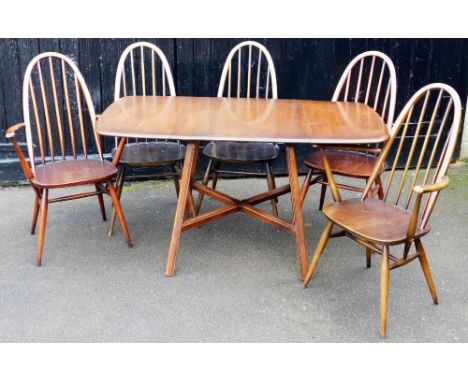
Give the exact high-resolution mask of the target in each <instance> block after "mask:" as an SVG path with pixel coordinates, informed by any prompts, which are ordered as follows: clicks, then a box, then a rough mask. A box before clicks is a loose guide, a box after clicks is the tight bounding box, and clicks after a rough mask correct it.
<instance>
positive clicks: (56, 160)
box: [6, 52, 132, 266]
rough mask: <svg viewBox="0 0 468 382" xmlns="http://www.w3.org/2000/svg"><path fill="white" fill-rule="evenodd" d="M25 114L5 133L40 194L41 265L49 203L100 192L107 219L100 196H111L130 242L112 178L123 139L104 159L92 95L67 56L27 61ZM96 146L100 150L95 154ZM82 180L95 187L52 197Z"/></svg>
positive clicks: (37, 206) (43, 56) (46, 55)
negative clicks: (21, 143)
mask: <svg viewBox="0 0 468 382" xmlns="http://www.w3.org/2000/svg"><path fill="white" fill-rule="evenodd" d="M23 115H24V122H22V123H19V124H17V125H14V126H12V127H10V128H9V129H8V130H7V133H6V136H7V138H9V139H11V141H12V143H13V147H14V148H15V151H16V153H17V155H18V157H19V160H20V164H21V167H22V169H23V171H24V173H25V175H26V178H27V179H28V181H29V183H30V184H31V186H32V189H33V190H34V192H35V195H36V198H35V201H34V212H33V219H32V225H31V234H34V233H35V230H36V223H37V219H38V216H39V215H40V220H39V236H38V246H37V264H38V265H39V266H40V265H41V263H42V250H43V247H44V237H45V229H46V220H47V211H48V205H49V203H55V202H62V201H67V200H74V199H78V198H84V197H88V196H97V198H98V202H99V207H100V210H101V214H102V218H103V220H106V213H105V207H104V201H103V196H102V195H103V194H107V195H109V196H110V198H111V200H112V203H113V205H114V206H115V209H116V211H117V216H118V218H119V221H120V224H121V227H122V232H123V234H124V236H125V239H126V241H127V243H128V245H129V246H131V245H132V242H131V239H130V235H129V232H128V229H127V224H126V222H125V218H124V215H123V212H122V208H121V206H120V202H119V199H118V197H117V192H116V190H115V189H114V186H113V184H112V181H111V179H112V177H114V176H115V175H116V174H117V167H116V166H115V163H117V162H118V157H119V155H120V153H121V151H122V148H123V144H122V145H121V146H120V150H119V153H118V155H116V157H115V158H114V162H113V163H110V162H108V161H105V160H103V155H102V147H101V141H100V137H99V136H98V134H97V133H96V131H95V130H94V125H95V122H96V114H95V111H94V106H93V103H92V101H91V96H90V93H89V90H88V88H87V86H86V83H85V81H84V79H83V76H82V75H81V73H80V71H79V70H78V68H77V66H76V65H75V64H74V63H73V62H72V61H71V60H70V59H69V58H67V57H66V56H64V55H62V54H59V53H54V52H47V53H42V54H39V55H38V56H36V57H35V58H34V59H33V60H32V61H31V62H30V63H29V65H28V67H27V68H26V73H25V75H24V81H23ZM21 130H24V132H25V139H26V146H27V151H28V155H29V164H28V162H27V161H26V159H25V156H24V154H23V152H22V151H21V149H20V146H19V144H18V143H17V135H18V134H19V133H20V131H21ZM19 137H20V136H19ZM19 139H24V138H23V137H22V136H21V137H20V138H19ZM92 151H95V152H97V154H94V155H91V152H92ZM36 161H38V162H39V163H36ZM82 185H91V186H93V191H90V192H80V193H75V194H70V195H66V196H60V197H56V198H49V191H50V190H55V189H58V188H71V187H75V186H82Z"/></svg>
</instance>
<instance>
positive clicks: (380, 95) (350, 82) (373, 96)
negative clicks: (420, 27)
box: [301, 51, 397, 210]
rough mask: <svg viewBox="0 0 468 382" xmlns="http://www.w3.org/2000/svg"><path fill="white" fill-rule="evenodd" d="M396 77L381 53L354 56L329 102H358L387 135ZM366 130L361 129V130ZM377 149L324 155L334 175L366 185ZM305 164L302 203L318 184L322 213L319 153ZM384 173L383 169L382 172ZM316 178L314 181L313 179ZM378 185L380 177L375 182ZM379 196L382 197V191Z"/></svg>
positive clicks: (323, 176)
mask: <svg viewBox="0 0 468 382" xmlns="http://www.w3.org/2000/svg"><path fill="white" fill-rule="evenodd" d="M396 90H397V85H396V74H395V67H394V65H393V62H392V60H391V59H390V58H389V57H388V56H387V55H385V54H384V53H381V52H377V51H368V52H364V53H361V54H359V55H358V56H356V57H355V58H354V59H353V60H352V61H351V62H350V63H349V64H348V66H347V67H346V69H345V71H344V72H343V74H342V76H341V78H340V80H339V82H338V85H337V86H336V89H335V92H334V94H333V98H332V101H335V102H339V101H345V102H361V103H365V104H366V105H369V106H371V107H372V108H373V109H374V110H375V111H376V112H378V113H379V114H380V116H381V117H382V118H383V119H384V121H385V123H386V125H387V128H388V132H389V133H391V130H392V124H393V118H394V112H395V101H396ZM365 128H367V127H366V126H363V129H365ZM379 152H380V148H379V146H377V145H367V146H337V147H333V146H329V147H327V150H326V154H327V158H328V161H329V164H330V168H331V171H332V173H333V174H336V175H340V176H342V177H350V178H360V179H364V180H365V181H366V183H367V182H368V180H369V178H370V175H371V173H372V169H373V168H374V165H375V163H376V161H377V154H378V153H379ZM304 164H305V165H306V167H308V168H309V171H308V173H307V176H306V178H305V180H304V183H303V184H302V189H301V200H302V203H303V202H304V199H305V197H306V195H307V192H308V190H309V187H310V186H311V185H313V184H316V183H319V184H321V191H320V202H319V210H321V209H322V207H323V203H324V200H325V194H326V191H327V186H328V185H329V181H328V179H327V176H326V174H325V167H324V163H323V160H322V154H321V152H320V151H315V152H314V153H312V154H311V155H309V156H308V157H307V158H306V159H305V160H304ZM384 170H385V166H384V167H383V168H382V171H384ZM314 175H315V177H314ZM375 182H376V184H379V185H380V184H381V181H380V176H377V177H376V179H375ZM336 186H337V187H338V188H341V189H346V190H350V191H357V192H362V191H363V190H364V188H361V187H356V186H353V185H349V184H343V183H336ZM378 190H379V191H378V193H379V194H378V196H379V198H380V199H381V198H382V197H383V194H382V188H381V187H380V188H378Z"/></svg>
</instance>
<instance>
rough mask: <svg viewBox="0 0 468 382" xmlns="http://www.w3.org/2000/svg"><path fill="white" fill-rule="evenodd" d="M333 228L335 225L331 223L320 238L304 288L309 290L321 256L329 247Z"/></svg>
mask: <svg viewBox="0 0 468 382" xmlns="http://www.w3.org/2000/svg"><path fill="white" fill-rule="evenodd" d="M332 228H333V223H332V222H331V221H330V222H328V224H327V226H326V227H325V229H324V231H323V233H322V236H320V240H319V243H318V244H317V248H316V249H315V254H314V257H313V259H312V261H311V263H310V265H309V269H308V270H307V275H306V277H305V278H304V284H303V286H304V288H307V284H309V281H310V279H311V278H312V274H313V273H314V270H315V268H316V267H317V264H318V262H319V260H320V256H322V253H323V251H324V249H325V247H326V245H327V242H328V238H329V237H330V233H331V230H332Z"/></svg>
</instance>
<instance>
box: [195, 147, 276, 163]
mask: <svg viewBox="0 0 468 382" xmlns="http://www.w3.org/2000/svg"><path fill="white" fill-rule="evenodd" d="M203 154H204V155H206V156H207V157H208V158H210V159H212V160H216V161H222V162H230V163H242V162H243V163H245V162H251V163H255V162H267V161H271V160H273V159H276V158H277V157H278V154H279V146H278V145H277V144H275V143H265V142H210V143H208V144H207V145H206V146H205V148H204V149H203Z"/></svg>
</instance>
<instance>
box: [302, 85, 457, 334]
mask: <svg viewBox="0 0 468 382" xmlns="http://www.w3.org/2000/svg"><path fill="white" fill-rule="evenodd" d="M431 110H432V111H431ZM460 122H461V103H460V98H459V96H458V94H457V92H456V91H455V90H454V89H453V88H451V87H450V86H448V85H445V84H440V83H434V84H430V85H427V86H424V87H423V88H421V89H420V90H418V91H417V92H416V93H415V94H414V95H413V97H411V99H410V100H409V102H408V103H407V104H406V106H405V107H404V108H403V110H402V111H401V113H400V115H399V116H398V118H397V120H396V122H395V125H394V128H393V131H392V134H391V137H390V139H389V141H388V142H387V143H386V144H385V146H384V148H383V150H382V153H381V154H380V156H379V158H378V160H377V162H376V165H375V167H374V169H373V171H372V174H371V176H370V180H369V182H368V183H367V186H366V188H365V189H364V191H363V194H362V196H361V198H360V199H350V200H346V201H341V198H340V196H339V192H338V190H337V189H336V188H334V189H332V191H333V192H334V195H335V200H337V202H336V203H334V204H328V205H326V206H325V207H324V208H323V213H324V214H325V216H326V217H327V219H328V220H329V222H328V224H327V226H326V228H325V230H324V231H323V233H322V236H321V238H320V241H319V243H318V245H317V248H316V250H315V255H314V257H313V259H312V262H311V264H310V266H309V269H308V271H307V275H306V277H305V279H304V287H306V286H307V284H308V283H309V281H310V279H311V277H312V274H313V272H314V270H315V268H316V266H317V263H318V261H319V259H320V256H321V255H322V253H323V251H324V249H325V246H326V244H327V242H328V239H329V237H335V236H344V235H346V236H348V237H349V238H351V239H353V240H355V241H356V242H358V243H359V244H361V245H363V246H364V247H366V255H367V267H368V268H369V267H370V266H371V256H372V254H373V253H378V254H380V255H382V260H381V270H380V279H381V281H380V335H381V337H382V338H383V337H385V335H386V328H387V304H388V289H389V276H390V275H389V272H390V270H392V269H395V268H398V267H401V266H403V265H406V264H408V263H409V262H411V261H413V260H415V259H419V262H420V264H421V267H422V270H423V273H424V276H425V278H426V281H427V284H428V286H429V290H430V292H431V295H432V299H433V301H434V303H435V304H438V298H437V293H436V289H435V286H434V282H433V280H432V276H431V272H430V269H429V264H428V261H427V257H426V252H425V250H424V247H423V245H422V242H421V238H422V237H423V236H424V235H426V234H427V233H428V232H429V231H430V227H429V225H428V222H429V218H430V216H431V213H432V211H433V209H434V206H435V203H436V200H437V198H438V196H439V193H440V191H441V190H443V189H444V188H445V187H447V185H448V183H449V180H448V178H447V176H446V173H447V170H448V167H449V164H450V161H451V158H452V155H453V151H454V148H455V144H456V140H457V136H458V132H459V129H460ZM399 133H400V134H399ZM397 135H399V136H398V139H397ZM397 143H398V144H397ZM396 144H397V150H396V154H395V158H394V159H393V164H392V166H391V170H390V171H389V174H388V176H387V180H386V185H385V188H384V190H383V197H382V200H379V199H376V198H372V197H369V194H370V193H371V191H372V190H371V188H372V187H373V185H374V184H375V182H376V179H377V177H378V176H379V174H380V171H381V168H382V166H384V163H385V161H386V159H387V158H388V154H389V152H390V150H391V149H392V148H393V146H394V145H396ZM405 145H406V148H409V151H408V156H407V158H406V160H405V162H406V163H405V165H404V169H403V171H402V173H401V178H400V179H398V178H399V176H396V175H397V174H395V169H396V167H397V164H398V162H399V160H400V159H403V155H402V152H403V151H405V150H403V149H404V148H405ZM325 164H326V169H325V170H326V172H327V174H328V175H329V174H331V169H330V166H329V165H328V163H325ZM424 167H425V168H426V170H425V171H424V170H423V168H424ZM410 168H412V171H410ZM376 187H380V186H379V185H378V186H376ZM423 199H425V200H424V201H423ZM334 225H337V226H338V227H340V228H342V231H340V232H337V233H335V234H333V235H332V234H331V230H332V228H333V226H334ZM402 244H403V245H404V247H403V251H402V255H401V257H397V256H394V255H392V254H390V247H393V246H396V245H402ZM413 244H414V246H415V249H416V252H415V253H414V254H412V255H410V256H409V253H410V249H411V246H412V245H413ZM390 261H392V263H390Z"/></svg>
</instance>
